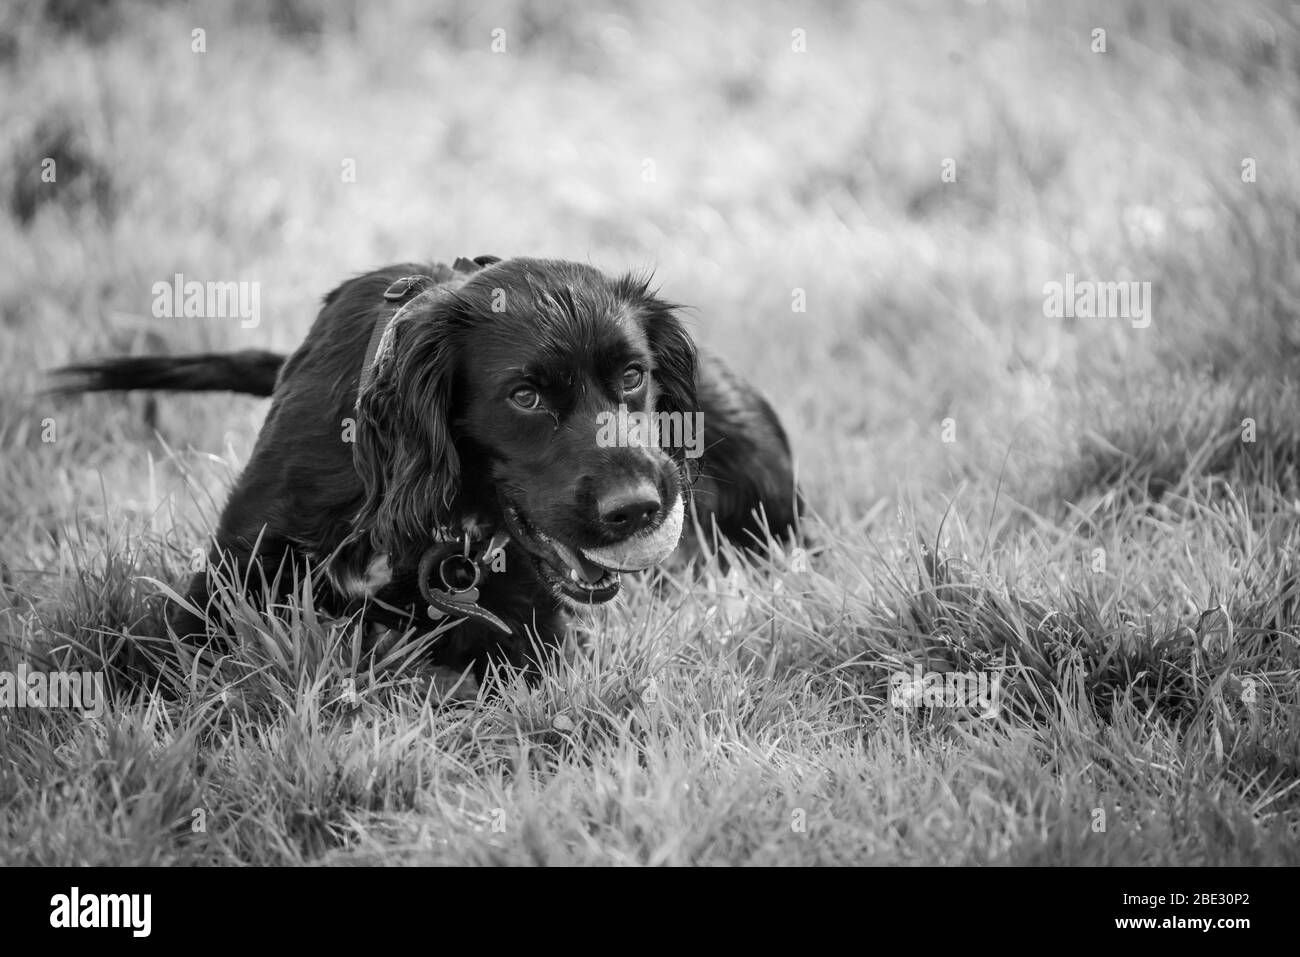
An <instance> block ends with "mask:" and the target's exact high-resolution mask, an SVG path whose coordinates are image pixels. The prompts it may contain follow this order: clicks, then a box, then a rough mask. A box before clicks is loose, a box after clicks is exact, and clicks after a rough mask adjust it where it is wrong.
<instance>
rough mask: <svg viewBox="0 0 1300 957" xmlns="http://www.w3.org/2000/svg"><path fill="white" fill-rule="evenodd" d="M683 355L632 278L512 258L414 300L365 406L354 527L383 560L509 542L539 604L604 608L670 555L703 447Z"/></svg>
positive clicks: (691, 354)
mask: <svg viewBox="0 0 1300 957" xmlns="http://www.w3.org/2000/svg"><path fill="white" fill-rule="evenodd" d="M695 380H696V354H695V347H694V345H693V343H692V342H691V339H690V337H689V336H688V335H687V334H686V332H685V330H684V329H683V328H682V326H681V323H680V322H679V321H678V319H677V317H676V315H675V314H674V307H673V306H671V305H670V304H668V303H665V302H663V301H662V300H660V299H659V298H657V297H656V296H655V295H653V294H652V293H651V292H650V291H649V289H648V288H647V283H646V281H644V280H641V279H637V278H634V277H630V276H629V277H624V278H621V279H609V278H607V277H606V276H604V275H602V274H601V273H600V272H598V271H597V270H595V269H592V268H591V267H588V266H584V265H580V264H578V263H570V262H560V261H551V260H530V259H514V260H507V261H504V262H500V263H496V264H494V265H492V266H489V267H488V268H486V269H483V270H482V271H480V272H478V273H476V274H474V275H473V276H472V277H471V278H469V279H468V280H467V281H466V282H464V283H463V284H462V285H460V286H459V287H457V288H452V287H450V286H444V287H438V288H435V289H431V290H429V291H427V292H425V293H422V294H421V295H420V296H419V297H417V298H416V299H415V300H412V302H411V303H410V304H409V305H408V306H407V308H406V309H405V310H404V311H403V312H402V314H401V316H400V317H399V318H398V319H397V320H396V321H394V322H393V324H392V326H391V327H390V329H389V334H388V337H387V339H386V341H385V343H384V345H383V346H382V347H381V349H380V355H379V356H378V358H377V360H376V364H375V370H374V378H373V381H372V382H371V383H369V384H368V385H367V387H366V388H364V389H363V390H362V392H361V395H360V397H359V402H358V430H357V442H356V445H355V457H356V461H357V465H358V468H359V470H360V472H361V475H362V478H363V480H364V482H365V491H366V504H365V506H364V507H363V509H362V515H361V522H362V524H363V525H365V526H366V527H368V529H369V531H370V534H371V538H372V541H373V542H374V543H375V545H376V546H377V547H378V548H381V549H383V550H385V551H394V550H396V551H399V552H408V553H409V550H411V549H418V548H421V547H423V546H424V545H426V544H427V543H428V542H430V541H431V540H433V539H434V538H435V537H436V535H437V534H438V533H439V532H440V531H445V530H446V529H455V530H459V529H460V528H461V527H462V525H463V524H465V523H469V522H474V523H479V524H488V525H490V526H492V527H494V528H500V529H504V530H506V531H508V532H509V533H510V535H511V537H512V538H513V539H514V541H515V542H516V543H517V544H518V545H519V546H520V547H521V548H523V549H524V550H525V551H526V552H527V554H528V555H529V556H530V559H531V560H532V562H533V564H534V565H535V567H536V569H537V571H538V574H539V575H540V577H541V578H542V580H543V581H545V582H546V583H547V584H548V585H549V586H550V587H551V588H552V590H553V591H554V592H555V593H556V594H557V595H560V596H563V597H566V598H568V599H570V600H572V601H579V602H583V603H598V602H603V601H608V600H609V599H610V598H612V597H613V596H614V595H615V594H616V593H617V592H618V587H619V576H618V572H619V571H627V570H632V569H639V568H646V567H649V566H651V565H654V564H656V563H658V562H660V561H662V560H663V559H664V558H666V557H667V556H668V555H669V554H670V553H671V552H672V550H673V549H674V547H675V546H676V545H677V541H678V539H679V537H680V535H681V529H682V524H683V518H684V515H685V513H686V511H687V496H688V495H689V485H690V480H691V465H692V460H693V458H694V457H695V456H697V455H698V454H699V452H700V450H701V448H702V444H701V443H702V442H703V435H702V432H701V423H700V416H699V413H698V406H697V404H696V399H695V390H696V381H695Z"/></svg>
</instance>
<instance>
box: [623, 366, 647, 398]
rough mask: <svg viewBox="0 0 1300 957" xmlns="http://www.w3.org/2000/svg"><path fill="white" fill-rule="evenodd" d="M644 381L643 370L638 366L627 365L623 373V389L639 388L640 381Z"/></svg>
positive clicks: (633, 390) (632, 390)
mask: <svg viewBox="0 0 1300 957" xmlns="http://www.w3.org/2000/svg"><path fill="white" fill-rule="evenodd" d="M644 381H645V372H644V371H643V370H642V369H641V367H640V366H628V368H627V371H626V372H624V373H623V391H624V392H635V391H636V390H637V389H639V388H641V383H642V382H644Z"/></svg>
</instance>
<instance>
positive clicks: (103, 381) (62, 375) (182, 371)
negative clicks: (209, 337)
mask: <svg viewBox="0 0 1300 957" xmlns="http://www.w3.org/2000/svg"><path fill="white" fill-rule="evenodd" d="M284 360H285V356H283V355H281V354H280V353H278V352H262V351H260V350H257V349H246V350H244V351H242V352H224V353H218V352H205V353H199V354H196V355H187V356H128V357H126V358H122V359H101V360H99V361H97V362H87V363H83V364H80V365H71V366H63V367H62V368H60V369H55V370H53V372H52V373H51V374H52V375H53V376H55V380H56V381H55V384H54V385H53V386H52V387H51V389H50V391H51V392H57V393H62V394H71V393H76V392H113V391H125V390H128V389H166V390H169V391H173V392H243V393H246V394H248V395H261V396H269V395H270V394H271V393H272V392H273V391H274V390H275V379H276V376H277V375H278V374H279V372H280V367H281V366H282V365H284Z"/></svg>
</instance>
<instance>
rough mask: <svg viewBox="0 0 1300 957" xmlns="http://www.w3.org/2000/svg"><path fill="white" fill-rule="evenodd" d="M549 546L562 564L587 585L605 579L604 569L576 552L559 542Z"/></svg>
mask: <svg viewBox="0 0 1300 957" xmlns="http://www.w3.org/2000/svg"><path fill="white" fill-rule="evenodd" d="M551 544H552V545H553V547H554V548H555V550H556V551H557V552H558V553H559V555H560V557H561V558H563V559H564V563H565V564H566V565H568V566H569V567H570V568H571V569H573V570H574V571H576V572H577V573H578V574H579V575H580V576H581V577H582V580H583V581H585V582H586V583H587V584H588V585H594V584H595V583H596V582H598V581H600V580H601V579H602V578H604V577H605V569H604V568H602V567H601V566H599V565H597V564H596V563H595V562H591V561H588V560H587V559H585V558H583V557H582V555H580V554H579V553H578V552H576V551H574V550H573V549H571V548H569V547H567V546H565V545H562V544H561V543H559V542H552V543H551Z"/></svg>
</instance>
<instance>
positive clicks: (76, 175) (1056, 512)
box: [0, 0, 1300, 865]
mask: <svg viewBox="0 0 1300 957" xmlns="http://www.w3.org/2000/svg"><path fill="white" fill-rule="evenodd" d="M196 30H200V31H202V33H199V34H196V33H195V31H196ZM1097 30H1103V31H1104V35H1102V34H1098V33H1097V32H1096V31H1097ZM494 31H504V32H494ZM198 47H202V49H201V50H200V49H198ZM494 47H495V49H494ZM0 74H2V75H3V82H0V115H2V116H3V118H4V123H3V128H2V132H0V161H2V162H0V263H3V267H2V268H0V336H3V340H2V343H0V345H2V348H0V372H2V374H0V488H3V495H2V496H0V673H5V672H7V673H14V674H16V673H17V671H18V670H19V668H20V667H25V668H26V669H31V670H46V671H53V670H60V669H62V670H68V669H77V670H82V669H88V670H96V671H103V672H104V673H105V674H106V676H107V678H106V680H107V685H106V689H107V694H108V696H109V700H108V702H107V705H106V707H105V708H103V710H102V713H100V714H90V715H83V714H81V713H80V712H78V711H76V710H68V709H63V710H60V709H54V708H32V707H0V863H4V864H56V863H57V864H105V865H133V864H180V865H192V864H226V865H235V864H306V863H325V864H341V863H419V864H487V863H494V864H495V863H506V864H515V863H518V864H530V863H549V864H557V863H560V864H563V863H573V864H651V865H654V864H760V865H761V864H956V865H962V864H1071V865H1119V864H1179V865H1204V864H1250V865H1268V864H1296V863H1300V630H1298V629H1300V474H1298V472H1297V466H1298V463H1300V415H1298V414H1297V412H1298V410H1300V388H1298V387H1297V377H1296V371H1297V369H1300V364H1298V363H1297V360H1298V359H1300V269H1297V263H1298V262H1300V179H1298V178H1297V176H1298V174H1300V12H1297V8H1296V7H1295V6H1294V5H1292V4H1286V3H1282V2H1277V3H1267V4H1255V3H1233V4H1212V3H1209V2H1205V3H1201V2H1187V0H1171V2H1168V3H1159V4H1155V3H1147V2H1142V0H1124V2H1109V3H1088V4H1084V3H1078V4H1076V3H1071V4H1058V3H1046V2H1037V0H1029V2H1023V0H1006V2H1003V0H987V2H981V3H975V2H951V3H946V2H924V3H919V4H911V3H896V4H895V3H883V2H882V3H862V4H855V3H848V2H826V3H817V4H798V5H778V4H775V3H770V4H768V3H746V4H741V3H735V4H732V5H693V4H688V3H685V2H681V3H676V2H666V3H658V4H653V5H651V4H644V5H642V4H632V3H629V2H624V3H615V4H613V5H610V6H606V7H603V8H599V9H597V8H594V7H593V6H592V5H590V4H585V3H579V2H577V0H572V2H553V3H548V4H546V5H545V13H544V14H543V13H539V12H538V11H537V9H536V8H532V7H529V6H527V5H525V4H524V3H523V2H522V0H521V2H513V0H509V2H502V0H496V2H492V0H489V2H486V3H474V2H468V0H466V2H454V3H442V4H420V3H415V2H399V0H394V2H367V3H361V2H353V3H348V2H344V3H339V4H335V5H331V6H330V7H329V8H328V11H327V12H321V11H320V10H318V9H315V8H313V7H312V6H310V5H308V4H306V3H303V2H297V0H280V2H277V3H272V4H269V5H263V4H255V3H252V2H235V3H229V4H194V5H191V6H188V7H187V6H184V5H171V4H162V3H158V4H154V3H146V2H129V0H120V2H97V3H90V4H75V3H72V2H49V3H44V4H41V3H19V4H15V5H11V6H6V7H5V8H4V10H3V12H0ZM47 160H53V161H54V165H53V167H52V168H53V169H54V170H56V178H55V179H54V181H53V182H50V181H47V180H46V179H45V178H44V177H43V175H42V174H43V171H44V170H45V169H46V168H47V166H48V164H47V163H46V161H47ZM480 254H495V255H501V256H510V255H535V256H544V257H557V258H569V259H577V260H581V261H585V262H590V263H591V264H593V265H595V266H597V267H599V268H601V269H603V270H606V271H608V272H618V271H620V270H626V269H644V268H652V269H653V270H654V273H655V277H656V284H657V285H658V287H659V288H660V289H661V291H662V293H663V295H664V296H666V297H667V298H669V299H672V300H674V301H676V302H680V303H685V304H688V306H689V308H688V310H687V312H686V315H687V318H688V320H689V324H690V327H691V329H692V332H693V333H694V335H695V336H696V337H697V339H698V340H699V341H700V342H703V343H706V344H708V345H710V346H711V347H713V348H714V349H716V350H717V351H719V352H722V353H723V354H724V355H726V356H727V358H728V359H729V360H730V362H731V364H732V365H733V366H734V367H735V368H736V369H738V370H740V371H742V372H743V373H744V374H745V375H746V376H748V377H750V378H752V379H753V380H754V381H756V382H757V383H758V384H759V385H760V386H761V387H762V388H763V390H764V391H765V393H766V394H767V395H768V397H769V398H770V399H771V400H772V402H773V404H774V406H775V407H776V408H777V409H778V410H779V412H780V414H781V416H782V418H783V419H784V421H785V423H786V425H787V427H788V430H789V432H790V435H791V439H792V442H793V444H794V446H795V449H796V453H797V457H798V461H799V471H800V476H801V485H802V487H803V488H804V491H805V495H806V497H807V499H808V501H809V503H810V506H811V509H812V512H813V514H812V515H811V516H810V517H809V521H808V528H807V533H808V536H809V540H810V543H811V544H810V547H809V548H808V549H807V552H806V554H805V553H790V554H788V555H785V556H784V557H781V556H778V557H775V558H774V559H773V560H772V561H770V562H768V563H750V564H748V565H744V564H742V566H741V567H739V568H738V569H736V570H733V571H732V572H730V573H729V574H727V575H723V574H721V573H720V571H719V568H718V567H717V566H716V565H710V566H707V567H703V568H695V569H689V568H679V567H673V568H668V569H665V570H664V572H663V573H662V575H661V576H659V577H658V578H656V579H655V580H653V581H643V582H640V583H637V584H634V585H633V586H632V587H630V588H628V589H626V591H625V594H626V598H625V599H621V600H620V601H619V602H618V603H617V604H616V605H614V606H613V607H610V608H607V609H604V610H601V611H600V612H598V613H596V614H595V615H593V616H592V617H591V618H590V619H589V620H586V621H583V622H581V623H579V625H578V626H577V627H576V630H575V635H574V641H573V647H572V649H570V652H571V653H570V655H569V661H568V663H567V664H566V665H565V666H564V667H562V668H561V669H559V670H558V671H557V672H556V673H555V674H553V675H550V676H548V677H547V678H546V680H545V681H544V682H543V683H542V685H541V686H540V687H538V688H535V689H530V688H528V687H526V686H525V685H524V684H523V683H522V682H521V681H514V682H513V683H510V684H508V685H507V687H506V688H505V690H504V692H503V693H502V694H501V695H500V696H498V697H481V698H478V699H471V700H468V701H460V702H455V701H444V700H442V698H441V696H440V694H439V692H438V688H436V687H431V685H430V683H429V681H428V680H427V677H428V676H427V675H425V674H423V673H422V671H421V669H420V666H419V662H418V660H413V659H411V658H410V657H409V656H402V655H400V654H399V655H397V656H395V657H393V658H391V659H389V660H386V661H367V660H366V659H365V658H364V657H362V656H361V655H360V654H359V651H358V648H357V642H356V629H355V628H354V627H352V626H351V624H350V623H348V622H338V621H332V620H329V619H325V618H322V617H321V616H318V615H317V614H316V613H315V611H314V609H313V607H312V602H311V598H310V595H304V596H302V598H301V599H300V600H298V601H296V602H295V603H294V605H293V607H292V608H291V609H289V611H288V612H287V614H285V615H283V616H281V617H275V616H259V615H257V614H256V613H253V612H251V611H250V612H249V613H248V615H247V617H246V619H245V622H244V624H245V627H244V628H243V629H242V631H241V639H240V640H241V642H242V643H243V654H242V657H241V661H240V662H239V663H238V665H231V666H230V667H227V668H225V669H223V670H220V671H211V672H210V671H208V670H206V669H204V668H201V667H196V668H187V667H186V664H185V662H184V661H179V662H174V663H173V664H172V665H171V666H169V667H167V668H166V669H164V675H163V678H162V679H161V680H160V681H158V682H155V683H154V684H151V685H142V684H141V683H140V682H138V681H133V680H130V678H129V676H128V673H129V672H130V670H131V665H132V662H133V661H135V660H137V656H139V655H142V654H153V655H159V654H163V653H165V652H166V651H167V647H168V646H167V643H166V642H165V640H163V639H161V638H160V635H161V634H162V626H161V624H160V622H161V617H160V609H161V606H162V596H163V594H165V590H166V589H168V588H175V587H180V586H181V584H182V583H183V582H184V580H185V579H186V577H187V575H188V569H189V564H190V561H191V554H192V553H193V550H194V549H195V548H200V549H201V548H202V547H203V545H204V542H205V539H206V536H207V535H208V534H209V533H210V531H211V529H212V526H213V523H214V521H215V518H216V513H217V511H218V509H219V508H220V505H221V502H222V499H223V495H224V492H225V490H226V489H227V488H228V487H229V484H230V483H231V481H232V480H233V478H234V476H235V475H236V474H237V473H238V470H239V468H240V464H241V463H242V462H243V461H244V460H245V458H246V456H247V454H248V452H249V450H250V448H251V445H252V442H253V440H254V438H255V436H256V433H257V429H258V427H259V425H260V423H261V419H262V417H263V416H264V414H265V411H266V403H265V402H264V401H258V400H254V399H251V398H244V397H237V398H231V397H227V396H217V395H205V396H157V397H149V396H143V395H132V396H99V397H93V398H86V397H74V398H63V397H55V396H51V395H48V394H44V393H43V392H42V390H43V389H44V388H45V387H46V386H47V385H48V379H47V378H46V376H45V370H48V369H51V368H53V367H55V366H58V365H60V364H62V363H65V362H69V361H74V360H82V359H87V358H92V357H96V356H105V355H118V354H131V353H141V354H143V353H149V352H189V351H199V350H203V349H243V348H266V349H277V350H282V351H287V350H289V349H292V348H293V347H295V346H296V345H297V344H298V342H299V341H301V338H302V336H303V334H304V333H305V331H306V329H307V327H308V326H309V325H310V323H311V321H312V319H313V317H314V315H315V312H316V309H317V308H318V305H319V300H320V297H321V296H322V295H324V293H325V292H327V291H328V290H329V289H330V288H332V287H333V286H334V285H335V284H336V283H337V282H339V281H340V280H341V279H342V278H344V277H346V276H349V275H352V274H355V273H358V272H361V271H363V270H365V269H368V268H372V267H374V266H378V265H382V264H385V263H388V262H399V261H406V260H411V259H417V258H429V259H436V260H442V261H448V262H449V261H451V260H452V259H454V258H455V257H457V256H475V255H480ZM178 273H179V274H182V275H184V276H185V277H186V278H187V279H197V280H200V281H209V280H213V281H248V282H256V283H258V284H259V287H258V288H259V289H260V318H259V321H258V322H256V323H255V324H253V323H246V322H241V321H239V320H238V319H231V318H226V319H220V318H216V319H197V318H188V319H187V318H158V317H156V316H155V314H154V310H153V304H154V298H155V297H154V294H153V292H152V288H153V286H154V284H155V283H157V282H160V281H161V282H170V281H171V280H172V278H173V277H174V276H175V275H176V274H178ZM1067 277H1073V278H1067ZM1092 281H1095V282H1101V283H1129V282H1133V283H1138V284H1148V283H1149V285H1139V286H1137V287H1133V288H1135V289H1145V290H1147V291H1148V295H1147V296H1145V298H1144V299H1143V303H1144V306H1143V308H1144V309H1145V310H1146V312H1145V314H1144V315H1138V314H1134V315H1133V316H1131V317H1128V318H1126V317H1124V316H1122V315H1114V314H1111V315H1109V316H1106V317H1104V318H1085V317H1078V316H1075V317H1068V316H1059V315H1052V314H1050V313H1052V309H1051V308H1050V304H1045V303H1046V302H1047V301H1048V300H1050V298H1051V296H1050V292H1049V291H1048V290H1049V289H1050V288H1051V287H1050V285H1049V284H1051V283H1061V284H1063V285H1064V284H1067V283H1069V284H1075V283H1078V282H1092ZM1125 288H1128V287H1125ZM706 429H707V423H706ZM925 674H937V675H973V676H974V675H977V676H983V677H984V678H986V679H994V678H996V685H995V687H996V690H997V694H996V696H995V700H994V701H993V706H992V707H989V708H972V707H955V706H942V705H941V704H939V703H936V702H934V701H931V702H930V703H929V706H922V707H918V706H915V705H918V704H921V705H924V704H925V703H926V702H925V701H924V695H923V694H922V695H921V700H919V701H918V700H917V694H918V692H919V691H920V689H921V688H923V687H924V681H925V679H924V677H923V676H924V675H925ZM918 678H919V679H920V681H919V682H918V681H917V679H918ZM940 680H944V679H940ZM2 690H3V689H2V688H0V691H2ZM0 703H2V702H0Z"/></svg>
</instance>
